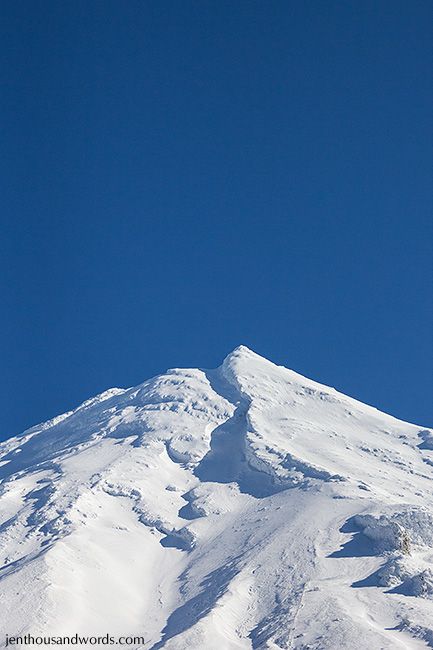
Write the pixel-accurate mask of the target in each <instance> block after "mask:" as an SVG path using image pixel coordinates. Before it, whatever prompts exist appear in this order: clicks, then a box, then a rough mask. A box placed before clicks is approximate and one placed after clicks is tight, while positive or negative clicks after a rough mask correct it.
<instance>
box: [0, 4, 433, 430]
mask: <svg viewBox="0 0 433 650" xmlns="http://www.w3.org/2000/svg"><path fill="white" fill-rule="evenodd" d="M1 13H2V20H1V31H2V34H1V41H0V43H1V45H0V49H1V54H2V66H1V70H2V72H1V77H2V79H1V80H2V125H3V128H2V151H3V155H2V162H1V165H2V177H3V179H4V185H3V191H2V195H3V207H2V233H3V237H2V243H1V247H2V255H1V259H2V266H3V268H2V273H1V283H2V286H1V294H2V303H3V306H4V312H3V318H2V319H1V325H0V327H1V333H0V341H1V352H2V359H3V373H2V374H3V381H4V384H3V388H2V391H1V402H2V403H1V405H0V407H1V434H0V435H1V437H3V438H4V437H7V436H8V435H10V434H12V433H17V432H19V431H20V430H22V429H24V428H25V427H28V426H30V425H32V424H34V423H36V422H38V421H41V420H45V419H47V418H49V417H51V416H53V415H55V414H57V413H60V412H63V411H65V410H67V409H69V408H71V407H73V406H75V405H77V404H78V403H79V402H80V401H83V400H84V399H86V398H87V397H89V396H91V395H94V394H96V393H98V392H100V391H102V390H104V389H105V388H108V387H110V386H129V385H134V384H137V383H139V382H141V381H142V380H144V379H145V378H147V377H149V376H151V375H154V374H157V373H159V372H161V371H164V370H165V369H166V368H167V367H173V366H200V367H215V366H216V365H218V364H219V363H220V362H221V360H222V358H223V357H224V356H225V354H226V353H228V352H229V351H230V350H231V349H232V348H234V347H235V346H236V345H238V344H239V343H243V344H245V345H248V346H249V347H251V348H253V349H254V350H255V351H256V352H258V353H260V354H262V355H264V356H267V357H268V358H270V359H272V360H274V361H275V362H277V363H279V364H284V365H287V366H289V367H291V368H293V369H295V370H297V371H298V372H300V373H302V374H305V375H307V376H310V377H312V378H314V379H316V380H318V381H322V382H324V383H326V384H329V385H332V386H335V387H336V388H338V389H340V390H342V391H344V392H346V393H348V394H350V395H353V396H355V397H357V398H359V399H361V400H363V401H366V402H368V403H371V404H374V405H376V406H378V407H379V408H381V409H383V410H385V411H388V412H391V413H393V414H394V415H397V416H399V417H401V418H403V419H407V420H411V421H415V422H417V423H420V424H424V425H432V424H433V418H432V413H431V395H432V389H433V350H432V334H431V333H432V326H433V314H432V288H433V287H432V235H433V233H432V189H433V188H432V173H431V162H432V161H431V147H432V143H433V142H432V141H433V137H432V120H431V106H432V95H433V90H432V74H431V72H432V59H431V50H432V36H431V20H432V13H433V6H432V4H431V2H430V1H427V0H426V1H423V0H417V1H415V2H414V1H413V0H411V1H405V2H402V1H401V0H396V1H395V2H392V3H391V2H388V1H383V0H382V1H379V2H378V1H377V0H375V1H374V2H373V1H370V0H366V1H363V2H358V1H352V0H350V1H348V2H344V3H343V2H340V1H338V2H336V1H334V0H327V2H311V1H308V0H307V1H306V2H292V1H290V0H285V1H284V2H280V1H277V0H276V1H270V2H262V1H260V2H256V1H255V0H248V1H247V2H246V1H243V0H239V1H238V2H226V1H224V0H222V1H221V0H219V1H218V2H209V1H206V0H204V1H203V2H198V1H194V2H192V1H190V0H184V1H182V2H181V1H180V0H172V1H170V2H165V1H158V2H147V1H142V0H140V1H137V0H129V1H128V2H118V1H117V0H116V1H110V0H104V2H100V1H99V0H98V1H95V0H90V1H89V0H86V1H82V0H78V1H75V2H61V3H59V2H51V1H50V0H46V1H44V2H28V1H26V2H22V1H19V0H18V1H17V2H7V3H3V4H2V7H1Z"/></svg>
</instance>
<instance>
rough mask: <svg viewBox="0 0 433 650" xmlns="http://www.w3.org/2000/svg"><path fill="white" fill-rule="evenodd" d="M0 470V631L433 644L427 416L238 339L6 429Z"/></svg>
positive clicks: (157, 643) (432, 491) (171, 639)
mask: <svg viewBox="0 0 433 650" xmlns="http://www.w3.org/2000/svg"><path fill="white" fill-rule="evenodd" d="M0 479H1V483H0V567H1V568H0V642H1V643H3V644H4V639H5V635H6V634H8V635H25V634H26V633H31V634H33V635H43V636H45V637H48V636H60V635H74V634H76V633H78V634H82V635H85V634H90V635H104V634H107V633H109V634H110V635H113V636H114V637H116V635H128V636H132V635H137V636H138V635H139V636H141V637H142V642H140V643H138V642H134V643H132V644H131V645H130V646H129V647H134V648H146V649H148V650H157V649H159V648H166V649H167V650H168V649H177V650H186V649H193V650H194V649H197V650H225V649H227V650H232V649H235V648H245V649H247V648H273V649H277V648H293V649H296V650H301V649H303V650H305V649H307V648H310V649H313V648H314V649H320V650H324V649H328V648H329V649H332V650H344V649H352V648H358V649H368V650H379V649H382V648H386V649H393V650H394V649H398V648H426V647H433V499H432V495H433V432H432V431H431V430H427V429H422V428H420V427H418V426H415V425H412V424H407V423H405V422H401V421H399V420H397V419H395V418H393V417H391V416H389V415H386V414H384V413H381V412H379V411H377V410H376V409H375V408H372V407H370V406H366V405H364V404H361V403H360V402H357V401H356V400H354V399H352V398H349V397H346V396H344V395H342V394H340V393H338V392H337V391H335V390H334V389H333V388H328V387H326V386H322V385H320V384H318V383H316V382H314V381H311V380H309V379H306V378H304V377H302V376H301V375H298V374H297V373H295V372H293V371H291V370H287V369H286V368H283V367H279V366H276V365H274V364H273V363H271V362H270V361H267V360H266V359H263V358H262V357H260V356H258V355H257V354H255V353H254V352H252V351H251V350H249V349H247V348H245V347H242V346H241V347H239V348H237V349H236V350H234V351H233V352H232V353H231V354H229V355H228V356H227V357H226V359H225V360H224V362H223V364H222V366H221V367H220V368H218V369H216V370H211V371H206V370H198V369H192V370H179V369H173V370H169V371H167V372H166V373H165V374H163V375H160V376H158V377H155V378H153V379H150V380H149V381H146V382H144V383H143V384H141V385H140V386H137V387H135V388H130V389H127V390H123V389H117V388H114V389H111V390H108V391H106V392H105V393H103V394H101V395H98V396H97V397H95V398H93V399H90V400H88V401H87V402H84V404H82V405H81V406H79V407H78V408H77V409H75V410H74V411H71V412H69V413H65V414H64V415H61V416H59V417H57V418H54V419H53V420H50V421H49V422H46V423H45V424H42V425H39V426H36V427H33V428H32V429H29V430H28V431H26V432H24V433H23V434H21V435H19V436H17V437H15V438H12V439H10V440H8V441H6V442H4V443H2V444H1V445H0ZM71 647H72V646H71ZM101 647H102V646H101Z"/></svg>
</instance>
